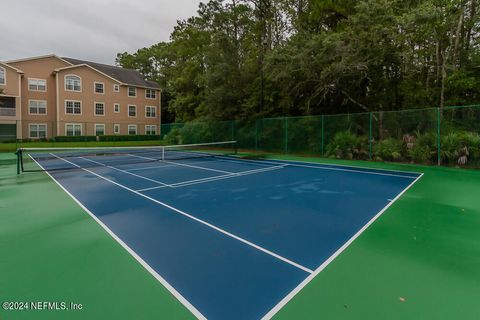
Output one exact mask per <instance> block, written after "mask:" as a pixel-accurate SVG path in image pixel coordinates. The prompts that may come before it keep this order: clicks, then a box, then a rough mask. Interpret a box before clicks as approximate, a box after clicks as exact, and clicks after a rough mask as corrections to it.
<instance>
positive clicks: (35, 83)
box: [28, 79, 47, 91]
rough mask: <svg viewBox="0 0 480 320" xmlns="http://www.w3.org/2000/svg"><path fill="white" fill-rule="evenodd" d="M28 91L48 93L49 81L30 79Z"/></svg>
mask: <svg viewBox="0 0 480 320" xmlns="http://www.w3.org/2000/svg"><path fill="white" fill-rule="evenodd" d="M28 90H30V91H47V80H43V79H28Z"/></svg>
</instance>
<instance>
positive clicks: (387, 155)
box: [375, 138, 402, 161]
mask: <svg viewBox="0 0 480 320" xmlns="http://www.w3.org/2000/svg"><path fill="white" fill-rule="evenodd" d="M375 157H376V158H377V159H378V160H387V161H398V160H400V159H401V158H402V142H401V141H400V140H397V139H395V138H387V139H383V140H381V141H380V142H379V143H378V144H377V145H376V148H375Z"/></svg>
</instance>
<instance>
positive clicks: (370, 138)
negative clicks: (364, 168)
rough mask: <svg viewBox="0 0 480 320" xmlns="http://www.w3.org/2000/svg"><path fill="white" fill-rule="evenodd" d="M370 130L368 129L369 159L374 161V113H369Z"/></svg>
mask: <svg viewBox="0 0 480 320" xmlns="http://www.w3.org/2000/svg"><path fill="white" fill-rule="evenodd" d="M369 117H370V119H369V129H368V159H370V160H372V112H370V113H369Z"/></svg>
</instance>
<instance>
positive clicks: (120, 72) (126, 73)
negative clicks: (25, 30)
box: [62, 57, 160, 89]
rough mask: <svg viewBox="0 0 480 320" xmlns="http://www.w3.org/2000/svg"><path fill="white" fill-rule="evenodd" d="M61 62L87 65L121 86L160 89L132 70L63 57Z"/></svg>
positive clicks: (153, 82)
mask: <svg viewBox="0 0 480 320" xmlns="http://www.w3.org/2000/svg"><path fill="white" fill-rule="evenodd" d="M62 59H63V60H66V61H68V62H69V63H71V64H73V65H87V66H89V67H91V68H93V69H96V70H98V71H100V72H101V73H103V74H105V75H107V76H109V77H111V78H113V79H115V80H117V81H119V82H121V83H122V84H126V85H132V86H137V87H145V88H153V89H160V86H159V85H158V83H156V82H155V81H149V80H145V79H144V78H143V76H142V74H141V73H140V72H138V71H137V70H132V69H125V68H121V67H116V66H110V65H107V64H102V63H96V62H91V61H84V60H78V59H73V58H66V57H63V58H62Z"/></svg>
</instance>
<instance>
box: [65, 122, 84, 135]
mask: <svg viewBox="0 0 480 320" xmlns="http://www.w3.org/2000/svg"><path fill="white" fill-rule="evenodd" d="M68 126H73V135H72V136H69V135H68V134H67V132H68V130H67V127H68ZM75 126H80V134H79V135H77V134H75ZM65 136H67V137H80V136H83V126H82V124H81V123H76V122H69V123H65Z"/></svg>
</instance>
